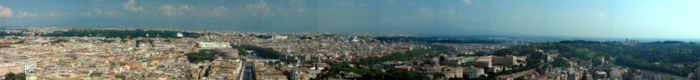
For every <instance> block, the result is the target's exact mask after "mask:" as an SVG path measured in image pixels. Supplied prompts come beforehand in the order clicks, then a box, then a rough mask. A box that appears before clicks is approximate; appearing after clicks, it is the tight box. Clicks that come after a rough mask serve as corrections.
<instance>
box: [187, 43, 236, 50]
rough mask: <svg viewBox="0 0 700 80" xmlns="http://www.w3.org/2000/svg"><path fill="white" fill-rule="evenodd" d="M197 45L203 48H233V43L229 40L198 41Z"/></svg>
mask: <svg viewBox="0 0 700 80" xmlns="http://www.w3.org/2000/svg"><path fill="white" fill-rule="evenodd" d="M195 45H197V47H199V48H202V49H225V48H231V43H227V42H197V43H196V44H195Z"/></svg>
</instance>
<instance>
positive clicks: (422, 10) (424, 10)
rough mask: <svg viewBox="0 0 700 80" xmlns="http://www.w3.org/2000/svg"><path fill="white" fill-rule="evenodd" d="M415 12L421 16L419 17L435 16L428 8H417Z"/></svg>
mask: <svg viewBox="0 0 700 80" xmlns="http://www.w3.org/2000/svg"><path fill="white" fill-rule="evenodd" d="M417 11H418V14H421V15H425V16H435V14H433V9H429V8H427V7H425V6H422V7H420V8H418V10H417Z"/></svg>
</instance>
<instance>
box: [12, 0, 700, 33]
mask: <svg viewBox="0 0 700 80" xmlns="http://www.w3.org/2000/svg"><path fill="white" fill-rule="evenodd" d="M699 2H700V1H698V0H168V2H164V1H163V0H2V1H0V26H26V27H32V26H40V27H51V26H66V25H68V26H84V25H91V26H102V27H145V28H178V29H202V30H233V31H256V32H363V33H413V34H458V35H459V34H465V35H466V34H468V35H494V34H496V35H538V36H571V37H599V38H683V39H691V38H692V39H697V38H700V36H697V35H700V32H698V30H700V25H699V24H696V23H697V19H700V16H698V14H700V10H698V9H697V8H698V7H700V6H697V5H696V3H699Z"/></svg>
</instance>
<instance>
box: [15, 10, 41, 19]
mask: <svg viewBox="0 0 700 80" xmlns="http://www.w3.org/2000/svg"><path fill="white" fill-rule="evenodd" d="M35 16H37V14H36V13H28V12H25V11H17V17H19V18H22V17H35Z"/></svg>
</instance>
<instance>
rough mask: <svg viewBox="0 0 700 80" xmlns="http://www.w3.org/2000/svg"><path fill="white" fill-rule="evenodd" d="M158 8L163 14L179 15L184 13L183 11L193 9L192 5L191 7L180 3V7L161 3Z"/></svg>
mask: <svg viewBox="0 0 700 80" xmlns="http://www.w3.org/2000/svg"><path fill="white" fill-rule="evenodd" d="M159 9H160V10H162V11H163V13H162V14H163V15H165V16H180V15H184V14H185V11H189V10H193V9H194V7H191V6H189V5H182V6H180V7H174V6H171V5H163V6H161V7H160V8H159Z"/></svg>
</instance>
